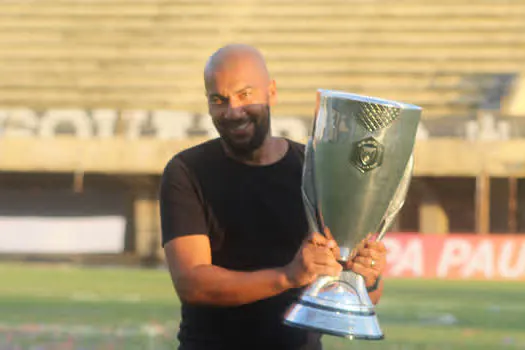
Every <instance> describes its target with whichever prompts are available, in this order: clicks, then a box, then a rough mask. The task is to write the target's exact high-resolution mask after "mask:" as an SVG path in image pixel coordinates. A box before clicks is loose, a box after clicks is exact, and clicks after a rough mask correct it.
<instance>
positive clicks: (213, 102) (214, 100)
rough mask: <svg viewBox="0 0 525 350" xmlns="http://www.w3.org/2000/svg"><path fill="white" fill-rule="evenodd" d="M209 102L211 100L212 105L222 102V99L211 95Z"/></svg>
mask: <svg viewBox="0 0 525 350" xmlns="http://www.w3.org/2000/svg"><path fill="white" fill-rule="evenodd" d="M210 102H211V103H212V104H214V105H220V104H222V100H221V99H220V98H218V97H212V98H211V100H210Z"/></svg>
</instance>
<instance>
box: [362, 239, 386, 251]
mask: <svg viewBox="0 0 525 350" xmlns="http://www.w3.org/2000/svg"><path fill="white" fill-rule="evenodd" d="M366 248H369V249H371V250H376V251H378V252H381V253H384V252H386V247H385V244H384V243H383V242H381V241H368V242H366Z"/></svg>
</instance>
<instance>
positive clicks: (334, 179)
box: [284, 90, 422, 340]
mask: <svg viewBox="0 0 525 350" xmlns="http://www.w3.org/2000/svg"><path fill="white" fill-rule="evenodd" d="M421 112H422V109H421V107H419V106H415V105H411V104H407V103H402V102H398V101H390V100H385V99H379V98H374V97H368V96H361V95H355V94H351V93H346V92H341V91H331V90H318V92H317V107H316V112H315V121H314V124H313V130H312V136H311V137H310V139H309V141H308V143H307V146H306V153H305V161H304V167H303V178H302V194H303V203H304V207H305V210H306V214H307V219H308V225H309V228H310V231H311V232H320V233H322V232H325V231H326V230H329V231H330V233H331V235H332V236H333V239H335V241H336V242H337V244H338V246H339V259H340V260H341V261H348V260H350V259H353V257H354V256H353V252H354V248H355V247H356V246H357V245H358V244H359V243H360V242H361V241H362V240H363V239H365V238H366V237H367V236H368V235H369V234H370V233H376V234H377V235H375V237H376V238H375V239H377V240H381V239H382V238H383V236H384V234H385V233H386V231H387V230H388V229H389V227H390V225H391V224H392V223H393V221H394V220H395V218H396V216H397V214H398V213H399V211H400V210H401V208H402V207H403V204H404V201H405V197H406V194H407V191H408V187H409V184H410V181H411V178H412V171H413V167H414V157H413V150H414V143H415V139H416V133H417V127H418V124H419V121H420V118H421ZM284 322H285V323H286V324H288V325H290V326H294V327H300V328H307V329H311V330H315V331H318V332H321V333H325V334H330V335H335V336H340V337H346V338H350V339H367V340H380V339H383V338H384V334H383V331H382V330H381V327H380V325H379V321H378V318H377V315H376V312H375V306H374V304H373V303H372V302H371V301H370V298H369V297H368V292H367V289H366V285H365V281H364V278H363V277H362V276H361V275H359V274H356V273H354V272H353V271H343V272H342V273H341V274H340V276H339V277H332V276H320V277H319V278H318V279H317V280H316V281H315V282H314V283H312V284H311V285H310V286H309V287H308V288H306V289H305V290H304V291H303V293H302V295H301V296H300V298H299V300H298V301H297V302H296V303H295V304H293V305H292V306H291V307H290V308H289V310H288V311H287V313H286V315H285V319H284Z"/></svg>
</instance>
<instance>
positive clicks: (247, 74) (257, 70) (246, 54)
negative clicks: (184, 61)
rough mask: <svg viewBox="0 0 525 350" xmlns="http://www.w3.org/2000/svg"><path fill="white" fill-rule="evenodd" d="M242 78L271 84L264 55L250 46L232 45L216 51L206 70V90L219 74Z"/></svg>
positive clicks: (207, 63)
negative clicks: (226, 73)
mask: <svg viewBox="0 0 525 350" xmlns="http://www.w3.org/2000/svg"><path fill="white" fill-rule="evenodd" d="M225 72H228V73H230V74H229V75H237V76H239V77H240V76H242V78H244V79H245V80H248V79H254V80H257V81H258V82H260V83H262V84H268V83H269V82H270V75H269V73H268V68H267V66H266V62H265V60H264V57H263V55H262V54H261V52H259V50H257V49H256V48H254V47H253V46H250V45H245V44H231V45H227V46H224V47H221V48H220V49H219V50H217V51H215V52H214V53H213V54H212V55H211V56H210V58H209V59H208V61H207V62H206V66H205V68H204V81H205V84H206V89H208V87H209V84H210V83H212V82H213V80H214V78H215V77H216V76H217V74H224V73H225Z"/></svg>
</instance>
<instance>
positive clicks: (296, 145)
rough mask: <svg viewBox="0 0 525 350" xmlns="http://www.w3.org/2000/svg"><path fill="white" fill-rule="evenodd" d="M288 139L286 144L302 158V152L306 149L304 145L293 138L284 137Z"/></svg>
mask: <svg viewBox="0 0 525 350" xmlns="http://www.w3.org/2000/svg"><path fill="white" fill-rule="evenodd" d="M286 140H287V141H288V144H289V145H290V148H291V149H292V151H293V152H295V153H297V154H298V155H299V156H300V157H301V158H304V152H305V149H306V145H305V144H303V143H300V142H297V141H294V140H290V139H288V138H287V139H286Z"/></svg>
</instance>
